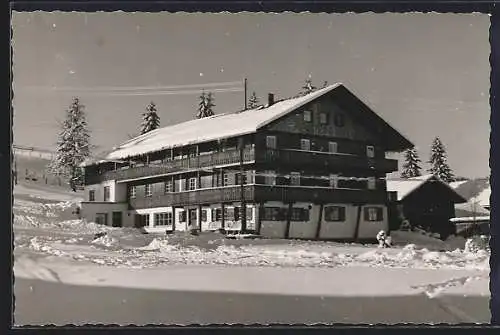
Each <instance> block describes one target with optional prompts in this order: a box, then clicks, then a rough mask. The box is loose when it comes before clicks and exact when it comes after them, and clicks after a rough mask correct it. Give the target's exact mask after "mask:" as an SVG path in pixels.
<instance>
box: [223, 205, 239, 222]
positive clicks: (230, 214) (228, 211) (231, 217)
mask: <svg viewBox="0 0 500 335" xmlns="http://www.w3.org/2000/svg"><path fill="white" fill-rule="evenodd" d="M234 212H235V210H234V208H227V207H225V208H224V220H227V221H235V220H236V217H235V214H234Z"/></svg>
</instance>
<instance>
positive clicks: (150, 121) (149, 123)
mask: <svg viewBox="0 0 500 335" xmlns="http://www.w3.org/2000/svg"><path fill="white" fill-rule="evenodd" d="M158 128H160V116H159V115H158V111H157V109H156V104H155V103H154V102H152V101H151V102H150V103H149V105H148V106H147V107H146V111H145V112H144V113H143V114H142V124H141V135H142V134H145V133H148V132H150V131H151V130H155V129H158Z"/></svg>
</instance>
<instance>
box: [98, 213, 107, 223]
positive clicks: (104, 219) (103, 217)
mask: <svg viewBox="0 0 500 335" xmlns="http://www.w3.org/2000/svg"><path fill="white" fill-rule="evenodd" d="M95 223H97V224H102V225H104V226H107V225H108V214H107V213H96V215H95Z"/></svg>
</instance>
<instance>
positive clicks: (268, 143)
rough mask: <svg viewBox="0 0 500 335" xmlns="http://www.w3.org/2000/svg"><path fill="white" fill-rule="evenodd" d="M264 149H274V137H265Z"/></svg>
mask: <svg viewBox="0 0 500 335" xmlns="http://www.w3.org/2000/svg"><path fill="white" fill-rule="evenodd" d="M266 147H267V148H268V149H276V136H266Z"/></svg>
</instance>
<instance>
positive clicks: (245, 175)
mask: <svg viewBox="0 0 500 335" xmlns="http://www.w3.org/2000/svg"><path fill="white" fill-rule="evenodd" d="M240 176H243V180H241V179H240ZM242 182H243V184H246V183H247V174H246V172H243V175H242V174H241V173H240V172H238V173H236V184H237V185H241V183H242Z"/></svg>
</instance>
